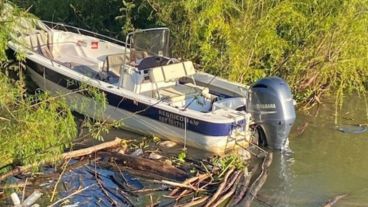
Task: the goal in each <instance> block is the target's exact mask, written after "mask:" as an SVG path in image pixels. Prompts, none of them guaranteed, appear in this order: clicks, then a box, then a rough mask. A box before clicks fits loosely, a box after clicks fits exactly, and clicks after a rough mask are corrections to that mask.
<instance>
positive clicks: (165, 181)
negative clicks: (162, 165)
mask: <svg viewBox="0 0 368 207" xmlns="http://www.w3.org/2000/svg"><path fill="white" fill-rule="evenodd" d="M161 183H163V184H166V185H171V186H175V187H181V188H187V189H191V190H194V191H195V192H198V191H201V189H198V188H196V187H193V186H192V185H187V184H183V183H177V182H173V181H168V180H161Z"/></svg>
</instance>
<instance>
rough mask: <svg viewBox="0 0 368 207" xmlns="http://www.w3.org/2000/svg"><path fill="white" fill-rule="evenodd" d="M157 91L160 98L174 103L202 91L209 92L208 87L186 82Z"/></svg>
mask: <svg viewBox="0 0 368 207" xmlns="http://www.w3.org/2000/svg"><path fill="white" fill-rule="evenodd" d="M158 93H159V95H160V97H161V99H163V100H165V101H167V102H169V103H175V102H182V101H184V100H187V99H190V98H193V97H195V96H199V95H201V94H203V93H209V90H208V88H205V87H200V86H196V85H193V84H191V83H188V84H177V85H174V86H170V87H166V88H160V89H159V90H158Z"/></svg>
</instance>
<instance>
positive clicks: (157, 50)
mask: <svg viewBox="0 0 368 207" xmlns="http://www.w3.org/2000/svg"><path fill="white" fill-rule="evenodd" d="M169 33H170V32H169V29H168V28H154V29H147V30H141V31H136V32H132V33H130V34H128V36H127V40H128V43H129V44H130V46H131V47H130V48H131V49H134V50H131V51H135V52H141V53H145V54H146V55H149V56H163V57H170V54H169V53H170V51H169Z"/></svg>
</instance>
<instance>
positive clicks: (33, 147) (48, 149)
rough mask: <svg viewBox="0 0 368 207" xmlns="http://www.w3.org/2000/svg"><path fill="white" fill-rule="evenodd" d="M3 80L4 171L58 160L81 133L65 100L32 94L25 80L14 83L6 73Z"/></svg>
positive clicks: (0, 145) (0, 159)
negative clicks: (7, 167) (15, 166)
mask: <svg viewBox="0 0 368 207" xmlns="http://www.w3.org/2000/svg"><path fill="white" fill-rule="evenodd" d="M0 81H1V87H0V123H1V124H0V126H1V127H0V149H1V150H0V169H1V168H3V167H4V166H6V165H9V164H17V165H23V164H30V163H36V162H39V161H41V160H43V159H45V158H47V157H55V158H57V157H56V156H57V155H58V154H60V153H62V152H63V151H64V149H65V147H68V146H70V144H71V141H72V139H73V138H74V137H75V136H76V132H77V128H76V124H75V121H74V117H73V115H72V113H71V111H70V109H69V108H68V106H67V105H66V103H65V101H64V100H63V99H62V98H60V99H59V100H52V101H50V97H49V96H48V95H47V94H44V93H41V94H37V95H28V94H26V93H25V88H24V85H23V83H24V82H23V80H19V81H16V82H15V81H11V80H9V78H8V77H6V76H5V75H4V74H3V73H0Z"/></svg>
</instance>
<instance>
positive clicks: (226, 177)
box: [205, 168, 234, 207]
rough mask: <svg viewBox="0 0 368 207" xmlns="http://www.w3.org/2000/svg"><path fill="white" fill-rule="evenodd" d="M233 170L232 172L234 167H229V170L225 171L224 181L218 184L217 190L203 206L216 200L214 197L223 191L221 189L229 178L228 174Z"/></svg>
mask: <svg viewBox="0 0 368 207" xmlns="http://www.w3.org/2000/svg"><path fill="white" fill-rule="evenodd" d="M233 172H234V168H231V169H230V170H228V171H227V173H226V175H225V178H224V181H223V182H222V183H221V184H220V185H219V187H218V188H217V191H216V192H215V193H214V194H213V195H212V198H211V199H210V200H209V201H208V202H207V204H206V205H205V207H209V206H212V205H211V204H213V203H214V202H215V201H216V199H217V198H218V197H219V196H220V195H221V193H222V192H223V189H224V188H225V187H226V185H227V180H228V179H229V177H230V175H231V174H232V173H233Z"/></svg>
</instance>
